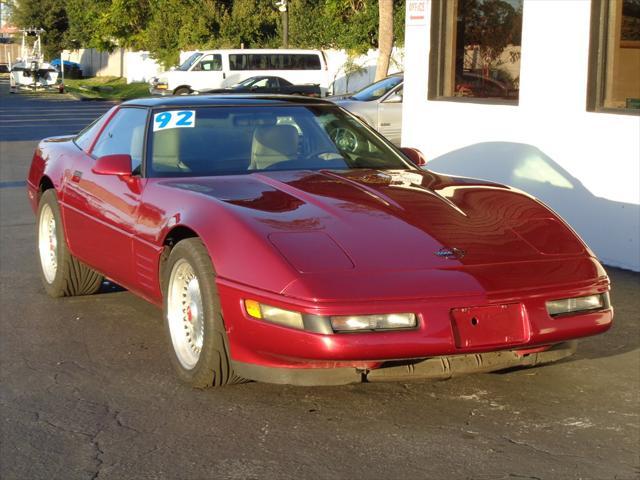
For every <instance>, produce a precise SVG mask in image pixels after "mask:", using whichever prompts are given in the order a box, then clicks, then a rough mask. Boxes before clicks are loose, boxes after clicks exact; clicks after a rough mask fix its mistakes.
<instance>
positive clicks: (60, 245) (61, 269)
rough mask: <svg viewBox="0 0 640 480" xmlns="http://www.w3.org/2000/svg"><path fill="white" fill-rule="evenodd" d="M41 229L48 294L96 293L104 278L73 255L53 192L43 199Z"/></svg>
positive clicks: (40, 247) (42, 270) (42, 271)
mask: <svg viewBox="0 0 640 480" xmlns="http://www.w3.org/2000/svg"><path fill="white" fill-rule="evenodd" d="M37 225H38V230H37V235H38V256H39V258H40V277H41V278H42V284H43V285H44V288H45V290H46V291H47V293H48V294H49V295H50V296H52V297H70V296H75V295H91V294H93V293H96V292H97V291H98V290H99V289H100V285H102V280H103V277H102V275H100V274H99V273H98V272H96V271H95V270H93V269H91V268H89V267H88V266H86V265H85V264H84V263H82V262H80V261H79V260H78V259H77V258H75V257H74V256H73V255H71V253H70V252H69V249H68V247H67V241H66V239H65V238H64V229H63V227H62V220H61V216H60V207H59V206H58V200H57V198H56V194H55V190H53V189H50V190H47V191H45V192H44V193H43V194H42V197H41V198H40V205H39V207H38V224H37Z"/></svg>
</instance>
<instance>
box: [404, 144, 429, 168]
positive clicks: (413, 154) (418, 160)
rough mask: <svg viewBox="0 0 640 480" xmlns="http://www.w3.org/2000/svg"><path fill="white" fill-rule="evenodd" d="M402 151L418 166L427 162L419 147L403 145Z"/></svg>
mask: <svg viewBox="0 0 640 480" xmlns="http://www.w3.org/2000/svg"><path fill="white" fill-rule="evenodd" d="M400 151H401V152H402V153H404V154H405V156H406V157H407V158H408V159H409V160H411V162H412V163H413V164H414V165H415V166H417V167H423V166H425V165H426V164H427V159H426V158H425V156H424V155H423V154H422V152H421V151H420V150H418V149H417V148H411V147H402V148H401V149H400Z"/></svg>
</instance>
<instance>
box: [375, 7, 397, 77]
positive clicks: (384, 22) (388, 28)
mask: <svg viewBox="0 0 640 480" xmlns="http://www.w3.org/2000/svg"><path fill="white" fill-rule="evenodd" d="M378 9H379V17H378V25H379V27H378V63H377V65H376V77H375V81H376V82H377V81H378V80H381V79H383V78H384V77H386V76H387V74H388V73H389V59H390V58H391V50H392V49H393V0H380V1H379V2H378Z"/></svg>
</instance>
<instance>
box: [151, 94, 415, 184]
mask: <svg viewBox="0 0 640 480" xmlns="http://www.w3.org/2000/svg"><path fill="white" fill-rule="evenodd" d="M150 121H151V122H152V123H153V125H152V126H151V128H150V131H151V132H152V137H151V140H150V144H149V147H150V155H149V157H148V158H149V159H150V162H149V161H148V162H147V167H146V174H147V176H150V177H175V176H214V175H237V174H248V173H252V172H257V171H273V170H323V169H329V170H334V169H335V170H347V169H355V168H372V169H407V168H412V166H411V165H410V164H409V163H407V161H406V160H405V159H404V157H403V156H402V155H400V154H399V153H398V152H397V151H396V150H395V149H394V148H392V147H390V146H389V145H388V144H387V143H386V141H384V140H383V139H381V138H380V137H379V136H378V135H376V134H375V133H373V132H371V131H370V130H369V129H367V128H366V127H364V126H363V125H362V124H361V123H360V122H359V121H358V120H356V119H354V118H353V117H352V116H351V115H348V114H346V113H344V112H343V111H342V110H340V109H339V108H337V107H335V106H333V105H315V106H312V105H293V106H246V107H245V106H234V107H185V108H183V109H180V110H156V111H154V112H153V115H152V118H151V120H150Z"/></svg>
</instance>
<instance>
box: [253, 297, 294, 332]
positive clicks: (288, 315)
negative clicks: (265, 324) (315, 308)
mask: <svg viewBox="0 0 640 480" xmlns="http://www.w3.org/2000/svg"><path fill="white" fill-rule="evenodd" d="M244 308H245V309H246V311H247V313H248V314H249V316H250V317H253V318H259V319H262V320H267V321H269V322H273V323H277V324H279V325H284V326H285V327H291V328H299V329H304V322H303V321H302V314H301V313H299V312H292V311H291V310H283V309H282V308H278V307H272V306H271V305H264V304H262V303H259V302H256V301H255V300H245V301H244Z"/></svg>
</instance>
